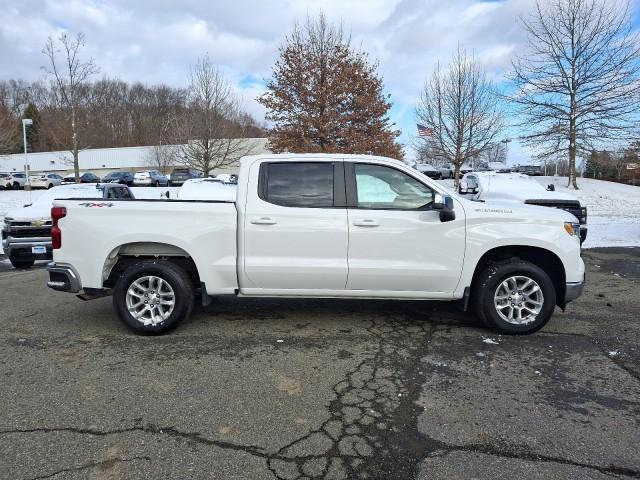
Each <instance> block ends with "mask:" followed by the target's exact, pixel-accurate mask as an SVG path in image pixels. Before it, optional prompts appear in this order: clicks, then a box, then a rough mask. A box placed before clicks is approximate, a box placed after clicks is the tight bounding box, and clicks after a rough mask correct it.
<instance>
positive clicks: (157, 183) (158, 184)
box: [155, 180, 160, 188]
mask: <svg viewBox="0 0 640 480" xmlns="http://www.w3.org/2000/svg"><path fill="white" fill-rule="evenodd" d="M159 186H160V182H159V181H158V180H156V183H155V187H156V188H158V187H159Z"/></svg>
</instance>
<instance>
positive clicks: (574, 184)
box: [567, 117, 578, 190]
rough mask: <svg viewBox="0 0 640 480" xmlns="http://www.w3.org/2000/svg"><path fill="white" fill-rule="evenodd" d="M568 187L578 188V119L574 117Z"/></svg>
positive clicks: (571, 124)
mask: <svg viewBox="0 0 640 480" xmlns="http://www.w3.org/2000/svg"><path fill="white" fill-rule="evenodd" d="M567 187H573V188H574V189H575V190H578V182H577V180H576V121H575V119H574V118H573V117H572V118H571V119H570V120H569V183H568V184H567Z"/></svg>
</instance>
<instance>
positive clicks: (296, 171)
mask: <svg viewBox="0 0 640 480" xmlns="http://www.w3.org/2000/svg"><path fill="white" fill-rule="evenodd" d="M262 168H263V169H264V171H263V172H261V179H260V182H261V185H260V198H262V199H263V200H265V201H267V202H269V203H274V204H276V205H281V206H284V207H302V208H322V207H324V208H327V207H333V164H332V163H329V162H321V163H320V162H315V163H314V162H299V163H297V162H283V163H266V164H263V166H262Z"/></svg>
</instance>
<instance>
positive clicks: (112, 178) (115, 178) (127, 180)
mask: <svg viewBox="0 0 640 480" xmlns="http://www.w3.org/2000/svg"><path fill="white" fill-rule="evenodd" d="M102 181H103V182H104V183H119V184H121V185H127V186H129V187H132V186H133V174H132V173H130V172H111V173H108V174H107V175H105V176H104V177H102Z"/></svg>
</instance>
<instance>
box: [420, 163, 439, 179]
mask: <svg viewBox="0 0 640 480" xmlns="http://www.w3.org/2000/svg"><path fill="white" fill-rule="evenodd" d="M413 168H414V169H416V170H417V171H419V172H420V173H422V174H423V175H426V176H427V177H429V178H433V179H434V180H438V179H440V178H442V172H440V170H439V169H437V168H434V167H433V166H432V165H431V164H429V163H417V164H415V165H414V166H413Z"/></svg>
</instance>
